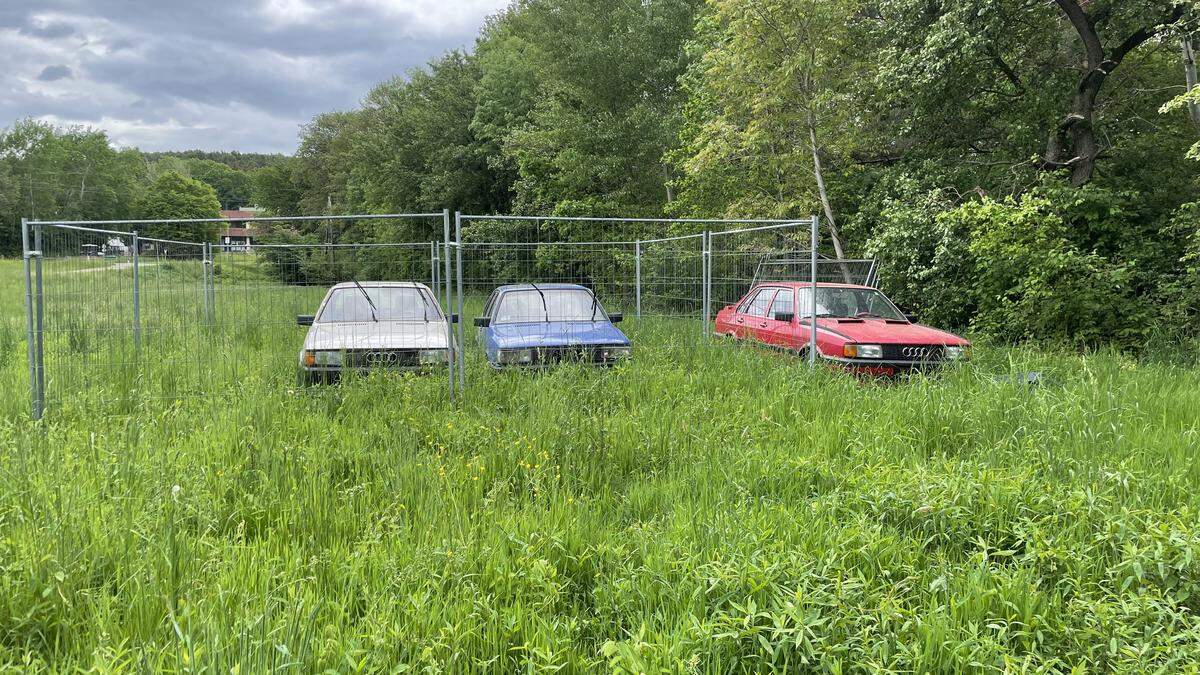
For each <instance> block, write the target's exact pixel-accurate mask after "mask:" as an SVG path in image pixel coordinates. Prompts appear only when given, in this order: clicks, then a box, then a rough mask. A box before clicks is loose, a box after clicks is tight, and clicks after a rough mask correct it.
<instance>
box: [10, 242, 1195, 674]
mask: <svg viewBox="0 0 1200 675" xmlns="http://www.w3.org/2000/svg"><path fill="white" fill-rule="evenodd" d="M19 270H20V264H19V262H16V261H0V310H2V311H0V318H2V321H0V355H2V356H4V357H5V358H4V361H3V366H2V369H0V387H3V390H4V391H5V392H6V394H5V396H4V397H3V403H2V406H0V664H3V665H2V666H0V667H2V668H3V669H5V670H9V671H13V672H33V671H56V672H61V671H70V670H97V671H103V672H127V671H138V672H141V671H147V670H167V671H176V672H179V671H225V672H241V673H250V672H265V671H273V670H282V671H288V672H315V671H334V672H360V671H367V672H379V671H389V672H391V671H396V672H402V671H422V672H455V673H457V672H482V671H486V672H504V673H509V672H516V671H528V672H534V671H537V672H541V671H561V672H581V671H596V670H604V671H613V672H647V673H648V672H705V673H708V672H770V671H779V672H808V671H820V672H834V673H839V672H947V673H949V672H1003V671H1022V672H1042V671H1049V672H1057V671H1071V670H1076V671H1080V672H1082V671H1089V672H1090V671H1118V672H1139V673H1140V672H1179V671H1184V672H1188V671H1190V672H1196V670H1197V664H1198V663H1200V618H1198V617H1197V611H1198V610H1200V524H1198V523H1200V519H1198V508H1200V496H1198V492H1200V490H1198V489H1197V488H1198V487H1200V468H1198V465H1197V462H1196V459H1195V454H1196V448H1197V447H1198V446H1200V368H1198V367H1196V366H1194V365H1192V366H1180V365H1172V364H1169V363H1153V362H1149V361H1138V360H1135V359H1133V358H1131V357H1128V356H1125V355H1121V354H1117V353H1099V354H1086V355H1081V354H1071V353H1060V352H1054V351H1040V350H1035V349H1032V348H1010V347H1001V346H989V345H979V346H978V348H977V349H976V353H975V358H974V359H973V361H972V362H971V363H970V364H969V365H966V366H963V367H959V368H955V369H953V370H949V371H946V372H944V373H942V374H939V375H937V376H933V377H918V378H915V379H912V380H906V381H901V382H895V383H877V382H867V381H860V380H856V379H854V378H850V377H847V376H845V375H842V374H839V373H836V372H832V371H830V370H826V369H817V370H810V369H808V368H807V367H806V366H805V365H804V364H803V363H801V362H800V361H799V360H798V359H796V358H795V357H793V356H789V355H786V354H780V353H776V352H772V351H768V350H764V349H757V348H752V347H745V346H736V345H729V344H725V343H720V342H709V341H706V340H701V339H698V338H686V339H685V338H683V337H681V336H683V335H685V334H686V335H691V334H694V331H695V326H694V324H688V325H683V324H682V323H680V322H678V321H672V320H647V321H645V322H638V321H629V322H627V324H624V325H623V327H627V328H628V329H629V332H630V335H631V337H632V338H633V339H634V342H635V345H637V353H636V357H635V359H634V361H633V362H632V363H629V364H626V365H623V366H621V367H618V368H615V369H612V370H590V369H586V368H582V367H578V366H564V367H561V368H558V369H555V370H553V371H549V372H546V373H542V374H534V373H528V372H502V373H497V372H491V371H488V370H487V369H486V367H485V366H484V365H483V364H482V363H481V362H480V361H479V359H477V358H476V359H474V360H473V361H472V362H471V363H470V364H469V365H470V372H469V373H468V377H469V380H470V384H471V386H470V387H469V388H468V389H467V390H466V391H465V392H464V394H463V396H462V397H461V398H460V400H458V401H457V402H456V403H454V404H451V402H450V401H449V400H448V396H447V392H446V380H445V378H444V377H436V376H413V375H388V374H378V375H373V376H371V377H367V378H361V379H354V380H352V381H348V382H346V383H344V384H343V385H341V386H336V387H318V388H313V389H302V388H297V387H296V386H295V384H294V378H293V377H292V374H293V373H292V368H293V365H294V359H295V352H296V350H297V349H298V348H299V341H300V339H301V338H302V336H303V330H302V329H297V328H296V327H295V326H294V323H292V321H291V319H292V317H291V315H292V314H294V313H299V312H302V311H303V308H305V307H306V306H310V305H312V304H313V303H314V302H315V301H314V298H319V297H320V294H321V289H300V288H289V287H282V286H275V285H274V284H273V282H270V281H269V279H267V278H266V277H265V276H261V275H258V274H257V273H256V272H255V270H254V269H253V268H252V267H251V268H248V269H245V270H241V271H240V272H238V274H237V275H234V274H230V277H229V279H228V280H226V281H224V282H223V283H228V284H230V285H228V286H222V287H221V288H220V289H219V293H218V298H219V301H220V302H221V303H223V306H224V307H226V308H228V307H231V306H237V305H234V304H232V301H233V299H235V298H238V297H240V298H242V301H243V303H244V304H243V305H241V307H242V309H241V311H242V312H243V313H244V316H245V317H247V318H245V319H243V320H239V321H231V322H229V323H228V324H227V329H226V330H223V331H220V332H212V331H205V330H204V329H203V326H201V325H200V322H199V321H198V319H197V318H198V317H199V316H200V312H201V309H199V308H198V307H197V305H196V302H197V299H198V298H199V297H200V295H199V292H198V291H197V290H196V288H197V287H198V284H199V281H198V278H199V275H198V272H197V271H196V270H195V269H193V266H191V265H189V264H187V263H178V264H172V265H166V266H163V267H161V268H159V269H157V270H156V271H155V272H154V274H155V275H158V276H157V277H152V276H148V277H147V282H146V283H147V284H148V285H147V287H146V288H147V289H148V290H147V293H148V296H147V297H148V298H153V297H154V295H153V294H154V293H158V294H159V295H158V297H157V299H153V300H148V301H147V303H146V306H145V309H144V310H143V311H144V312H146V314H144V316H145V317H147V318H146V325H147V326H148V327H149V329H148V330H147V331H146V333H145V335H144V336H143V340H144V341H145V342H144V344H143V348H142V353H143V354H153V356H152V357H138V356H135V355H132V352H131V351H130V350H129V347H128V345H127V344H125V341H126V340H125V339H126V338H127V334H126V333H125V332H124V331H125V326H126V325H127V324H125V323H123V322H124V321H125V319H123V318H121V319H114V318H113V317H116V316H119V317H125V316H127V315H126V313H125V312H126V309H127V308H126V307H125V306H124V305H123V304H122V303H123V302H124V300H120V299H118V295H120V297H122V298H123V297H124V295H122V294H119V293H118V289H120V288H121V287H122V286H121V284H123V283H125V275H126V271H124V270H108V271H101V272H98V273H96V274H95V275H91V276H86V275H85V276H80V277H71V278H72V279H74V280H76V281H74V282H73V283H75V284H76V286H70V287H63V286H60V288H70V289H71V291H72V292H74V293H78V294H79V297H85V296H86V297H91V298H93V299H95V300H94V301H93V302H90V303H82V302H80V303H78V304H77V305H76V306H77V307H80V308H83V307H87V308H89V309H88V312H93V313H94V315H92V316H90V317H82V318H77V319H74V320H73V321H75V323H72V322H71V321H68V320H67V319H66V318H63V317H52V319H51V320H52V325H53V327H54V332H53V334H52V336H51V339H50V342H49V343H48V344H47V350H48V354H49V355H50V356H53V358H54V359H55V361H53V362H54V363H57V364H59V365H58V366H57V367H56V368H57V369H55V368H51V369H50V370H49V372H48V377H49V378H50V380H51V384H52V386H53V389H52V391H51V396H52V406H51V409H50V410H49V411H48V414H47V416H46V419H45V420H43V421H42V422H40V423H34V422H31V421H30V420H29V402H28V395H27V391H28V374H27V365H26V359H25V342H24V316H23V307H22V304H21V302H22V295H21V293H22V286H21V279H20V273H19ZM154 278H157V279H158V280H159V283H158V285H155V282H154V281H153V279H154ZM83 279H86V281H84V280H83ZM222 311H228V310H222ZM156 312H157V313H156ZM471 315H472V314H471V313H469V312H468V317H469V316H471ZM105 322H111V323H105ZM97 326H99V327H100V328H105V327H108V328H106V329H105V330H100V329H97V328H96V327H97ZM110 366H111V367H110ZM1028 371H1038V372H1041V373H1043V380H1042V382H1041V383H1040V384H1038V385H1035V386H1031V385H1027V384H1023V383H1022V382H1020V381H1019V379H1018V378H1016V377H1014V375H1015V374H1018V373H1023V372H1028Z"/></svg>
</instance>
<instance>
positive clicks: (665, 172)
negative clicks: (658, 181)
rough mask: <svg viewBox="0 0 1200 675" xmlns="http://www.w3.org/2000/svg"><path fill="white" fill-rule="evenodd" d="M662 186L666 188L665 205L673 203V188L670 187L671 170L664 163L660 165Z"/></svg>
mask: <svg viewBox="0 0 1200 675" xmlns="http://www.w3.org/2000/svg"><path fill="white" fill-rule="evenodd" d="M662 175H663V185H665V186H666V188H667V203H668V204H670V203H671V202H673V201H675V188H674V187H673V186H672V185H671V170H670V168H669V167H667V164H666V162H663V164H662Z"/></svg>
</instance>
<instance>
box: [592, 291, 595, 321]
mask: <svg viewBox="0 0 1200 675" xmlns="http://www.w3.org/2000/svg"><path fill="white" fill-rule="evenodd" d="M595 320H596V294H595V293H592V321H593V322H594V321H595Z"/></svg>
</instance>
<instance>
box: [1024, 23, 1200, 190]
mask: <svg viewBox="0 0 1200 675" xmlns="http://www.w3.org/2000/svg"><path fill="white" fill-rule="evenodd" d="M1054 2H1055V4H1057V5H1058V6H1059V8H1060V9H1062V11H1063V13H1064V14H1066V15H1067V19H1068V20H1070V22H1071V25H1072V26H1073V27H1074V28H1075V32H1076V33H1078V35H1079V39H1080V40H1081V41H1082V42H1083V47H1084V53H1085V57H1084V62H1083V76H1082V77H1080V79H1079V83H1078V84H1077V85H1076V87H1075V96H1074V99H1073V100H1072V104H1071V111H1070V112H1069V113H1067V115H1066V116H1065V117H1063V119H1062V120H1061V121H1060V122H1059V123H1058V125H1057V126H1056V127H1055V128H1054V131H1052V132H1051V133H1050V138H1049V140H1047V142H1046V154H1045V156H1044V157H1043V158H1042V161H1041V162H1040V166H1041V167H1042V168H1043V169H1050V170H1055V169H1070V171H1071V185H1074V186H1075V187H1079V186H1081V185H1084V184H1085V183H1087V182H1088V181H1090V180H1091V179H1092V175H1093V174H1094V173H1095V171H1096V158H1097V156H1099V154H1100V151H1099V145H1098V144H1097V143H1096V129H1095V124H1094V121H1095V111H1096V99H1097V97H1098V96H1099V95H1100V89H1101V88H1102V87H1103V86H1104V82H1105V80H1107V79H1108V76H1109V75H1111V74H1112V72H1113V71H1114V70H1116V69H1117V66H1119V65H1121V61H1122V60H1124V58H1125V56H1126V55H1127V54H1129V52H1131V51H1133V50H1134V49H1136V48H1138V47H1139V46H1141V45H1142V43H1144V42H1146V41H1147V40H1149V39H1150V38H1152V37H1154V36H1155V35H1156V34H1157V27H1158V26H1159V25H1166V24H1171V23H1174V22H1176V21H1178V20H1179V19H1180V18H1181V17H1182V16H1183V6H1182V5H1176V6H1174V7H1173V8H1172V10H1171V12H1170V14H1169V15H1168V16H1166V17H1162V18H1163V19H1164V20H1163V21H1157V20H1155V19H1154V18H1153V17H1151V18H1150V20H1149V22H1148V23H1147V25H1145V26H1143V27H1141V28H1139V29H1138V30H1136V31H1134V32H1133V34H1131V35H1130V36H1128V37H1127V38H1125V40H1124V42H1122V43H1121V44H1120V45H1118V46H1117V47H1114V48H1113V49H1112V52H1111V53H1109V54H1106V53H1105V49H1104V45H1103V43H1102V42H1101V40H1100V35H1099V33H1098V32H1097V31H1096V19H1095V18H1094V17H1092V16H1091V15H1089V14H1088V13H1087V12H1086V11H1084V8H1083V7H1082V6H1081V5H1080V3H1079V0H1054Z"/></svg>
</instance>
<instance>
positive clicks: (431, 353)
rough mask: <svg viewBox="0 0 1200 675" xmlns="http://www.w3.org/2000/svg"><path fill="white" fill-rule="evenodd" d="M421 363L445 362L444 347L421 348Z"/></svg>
mask: <svg viewBox="0 0 1200 675" xmlns="http://www.w3.org/2000/svg"><path fill="white" fill-rule="evenodd" d="M420 357H421V365H425V366H427V365H432V364H437V363H446V361H447V359H446V350H445V349H422V350H421V353H420Z"/></svg>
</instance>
